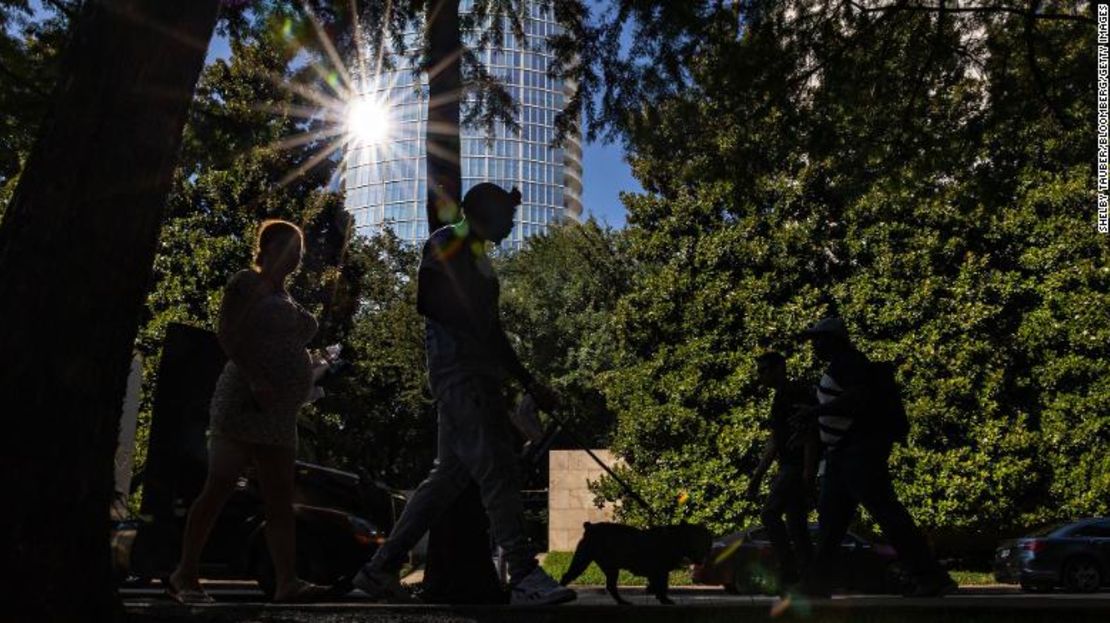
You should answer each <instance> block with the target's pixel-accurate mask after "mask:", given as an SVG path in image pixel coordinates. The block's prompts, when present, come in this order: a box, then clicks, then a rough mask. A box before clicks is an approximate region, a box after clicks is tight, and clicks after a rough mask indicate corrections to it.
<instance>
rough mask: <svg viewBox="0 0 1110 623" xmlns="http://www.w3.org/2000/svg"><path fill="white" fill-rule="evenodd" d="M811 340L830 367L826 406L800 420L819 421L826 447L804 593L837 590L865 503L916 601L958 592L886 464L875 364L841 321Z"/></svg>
mask: <svg viewBox="0 0 1110 623" xmlns="http://www.w3.org/2000/svg"><path fill="white" fill-rule="evenodd" d="M805 335H806V336H807V337H809V338H810V339H812V340H813V351H814V354H815V355H816V357H817V358H818V359H820V360H822V361H827V362H828V368H827V369H826V370H825V373H824V375H823V376H822V377H821V383H820V385H819V386H818V389H817V399H818V402H819V403H820V404H819V405H817V406H814V407H807V408H803V409H801V410H800V411H799V419H800V420H809V421H812V420H816V421H817V423H818V427H819V430H820V435H821V441H822V443H823V444H824V445H825V447H826V450H825V477H824V479H823V481H822V486H821V495H820V501H819V502H818V513H819V515H820V526H821V527H820V531H819V537H818V542H817V555H816V558H815V559H814V562H813V565H812V566H811V568H810V571H809V572H808V573H807V574H806V579H805V581H804V582H803V585H802V592H803V593H806V594H808V595H811V596H823V597H827V596H828V595H829V593H830V592H831V580H830V574H831V573H832V567H833V565H834V563H835V562H836V558H837V556H838V554H839V551H840V542H841V540H842V539H843V538H844V534H845V532H847V530H848V524H849V523H850V522H851V520H852V517H853V516H854V515H855V512H856V507H857V505H860V504H862V505H863V507H864V508H866V509H867V512H868V513H870V514H871V516H872V517H874V518H875V521H877V522H878V524H879V527H880V528H882V531H883V535H884V536H886V538H888V539H889V540H890V541H891V544H892V545H893V546H894V549H895V550H897V551H898V558H899V560H900V561H901V562H902V563H903V564H904V565H905V567H906V569H907V571H909V572H910V574H912V576H913V579H914V581H915V584H916V586H915V588H914V590H913V591H912V592H911V593H910V595H911V596H914V597H939V596H942V595H945V594H948V593H950V592H952V591H954V590H955V589H956V583H955V582H953V581H952V578H951V577H949V575H948V574H947V573H946V572H945V571H944V570H942V569H941V568H940V565H939V564H937V561H936V558H934V557H933V554H932V552H931V551H930V549H929V544H928V542H927V541H926V540H925V536H924V535H923V534H922V533H921V531H920V530H919V529H918V528H917V525H916V524H914V521H913V518H912V517H911V516H910V514H909V512H907V511H906V508H905V507H904V506H902V503H901V502H899V501H898V498H897V497H896V495H895V493H894V487H893V485H892V484H891V480H890V468H889V465H888V464H887V461H888V459H889V458H890V450H891V446H892V445H893V443H894V441H895V439H894V435H893V434H892V433H891V431H892V430H893V429H894V428H893V427H892V426H891V425H890V422H887V421H885V420H884V419H883V417H884V416H889V414H886V413H880V412H879V411H881V409H880V408H879V407H880V405H881V403H882V402H883V401H882V400H881V399H880V397H879V396H877V393H878V390H877V388H878V387H880V386H881V384H882V380H881V379H880V378H879V377H880V376H881V373H880V372H879V371H878V368H877V366H876V365H875V364H872V362H871V361H869V360H868V359H867V357H866V356H865V355H864V354H863V353H861V352H860V351H859V350H857V349H856V348H855V346H853V345H852V342H851V340H850V339H849V338H848V330H847V328H846V327H845V326H844V322H843V321H842V320H840V319H839V318H825V319H824V320H821V321H820V322H818V323H817V324H815V325H813V327H811V328H810V329H808V330H807V331H806V332H805Z"/></svg>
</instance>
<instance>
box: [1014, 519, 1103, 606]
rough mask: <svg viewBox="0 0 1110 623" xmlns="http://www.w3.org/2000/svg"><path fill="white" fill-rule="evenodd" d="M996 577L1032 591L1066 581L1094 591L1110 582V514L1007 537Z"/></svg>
mask: <svg viewBox="0 0 1110 623" xmlns="http://www.w3.org/2000/svg"><path fill="white" fill-rule="evenodd" d="M994 578H995V579H996V580H998V581H999V582H1003V583H1010V584H1014V583H1016V584H1020V585H1021V588H1022V589H1023V590H1025V591H1028V592H1047V591H1051V590H1053V589H1054V588H1056V587H1058V586H1062V587H1064V588H1066V589H1067V590H1069V591H1074V592H1077V593H1091V592H1094V591H1097V590H1098V589H1099V588H1100V587H1104V586H1108V585H1110V517H1101V518H1092V519H1083V520H1080V521H1074V522H1069V523H1062V524H1055V525H1052V526H1048V527H1046V528H1043V529H1041V530H1037V531H1034V532H1033V533H1031V534H1030V535H1029V536H1024V537H1021V538H1018V539H1011V540H1008V541H1003V542H1002V543H1000V544H999V545H998V549H997V550H995V554H994Z"/></svg>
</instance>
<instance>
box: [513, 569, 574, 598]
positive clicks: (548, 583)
mask: <svg viewBox="0 0 1110 623" xmlns="http://www.w3.org/2000/svg"><path fill="white" fill-rule="evenodd" d="M577 598H578V594H577V593H575V592H574V591H572V590H571V589H569V588H567V587H565V586H563V585H561V584H559V583H558V582H556V581H555V579H554V578H552V577H551V576H550V575H547V572H545V571H544V570H543V569H541V568H540V567H536V568H535V569H532V572H531V573H529V574H528V575H526V576H524V578H523V579H521V580H520V581H519V582H517V583H516V584H514V585H513V593H512V598H511V600H510V602H509V603H511V604H512V605H514V606H550V605H553V604H561V603H566V602H568V601H574V600H575V599H577Z"/></svg>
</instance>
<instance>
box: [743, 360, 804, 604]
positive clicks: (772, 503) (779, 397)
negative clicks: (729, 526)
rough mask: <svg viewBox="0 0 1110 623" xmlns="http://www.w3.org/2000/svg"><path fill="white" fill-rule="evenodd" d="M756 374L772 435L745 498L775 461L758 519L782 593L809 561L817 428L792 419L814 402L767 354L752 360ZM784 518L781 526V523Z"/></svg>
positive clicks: (781, 364)
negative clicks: (768, 393) (767, 398)
mask: <svg viewBox="0 0 1110 623" xmlns="http://www.w3.org/2000/svg"><path fill="white" fill-rule="evenodd" d="M756 374H757V375H758V377H759V382H760V384H762V385H763V386H765V387H767V388H769V389H772V390H774V392H775V395H774V399H773V400H772V402H771V413H770V417H769V418H768V425H769V427H770V429H771V436H770V438H769V439H768V440H767V444H766V445H765V446H764V450H763V456H762V458H761V459H760V461H759V465H758V466H757V467H756V469H755V472H754V473H753V474H752V478H751V481H750V482H749V484H748V495H749V497H754V496H755V495H756V493H758V491H759V485H760V482H761V481H762V480H763V475H764V474H766V473H767V470H768V469H769V468H770V467H771V464H772V463H773V462H775V459H778V461H777V462H778V474H777V475H776V476H775V479H774V480H773V481H772V483H771V491H770V493H769V495H768V496H767V501H766V502H764V504H763V512H762V513H761V514H760V517H761V519H762V520H763V526H764V528H766V529H767V536H768V538H770V540H771V547H772V548H773V549H774V552H775V557H776V558H777V559H778V563H779V588H780V590H785V589H786V587H787V586H790V585H793V584H795V583H797V582H798V580H800V579H801V577H800V573H801V572H802V571H804V570H805V569H806V568H807V567H808V566H809V563H810V560H811V559H812V557H813V545H812V543H811V542H810V539H809V527H808V521H807V515H808V514H809V509H810V501H811V492H812V491H813V488H814V477H815V475H816V470H817V461H818V459H819V458H820V450H819V443H820V442H819V440H818V439H817V429H816V427H814V426H808V425H806V424H805V423H802V422H799V421H798V420H797V419H795V418H794V417H793V416H794V414H795V412H796V411H797V409H798V408H799V407H803V406H808V405H812V404H814V403H815V402H816V398H815V396H814V393H813V388H812V387H811V386H807V385H805V384H804V383H800V382H798V381H792V380H790V379H788V378H787V374H786V358H785V357H783V356H782V355H781V354H779V353H775V352H770V353H764V354H762V355H760V356H759V357H758V358H757V359H756ZM784 515H785V517H786V521H785V523H784V522H783V516H784Z"/></svg>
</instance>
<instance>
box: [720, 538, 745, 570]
mask: <svg viewBox="0 0 1110 623" xmlns="http://www.w3.org/2000/svg"><path fill="white" fill-rule="evenodd" d="M743 544H744V539H736V540H735V541H733V542H732V543H729V544H728V546H727V547H725V548H724V549H722V550H721V551H720V552H718V553H717V556H716V557H715V558H714V559H713V564H717V565H719V564H721V563H722V562H724V561H726V560H728V559H729V558H732V555H733V554H735V553H736V550H738V549H740V546H741V545H743Z"/></svg>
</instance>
